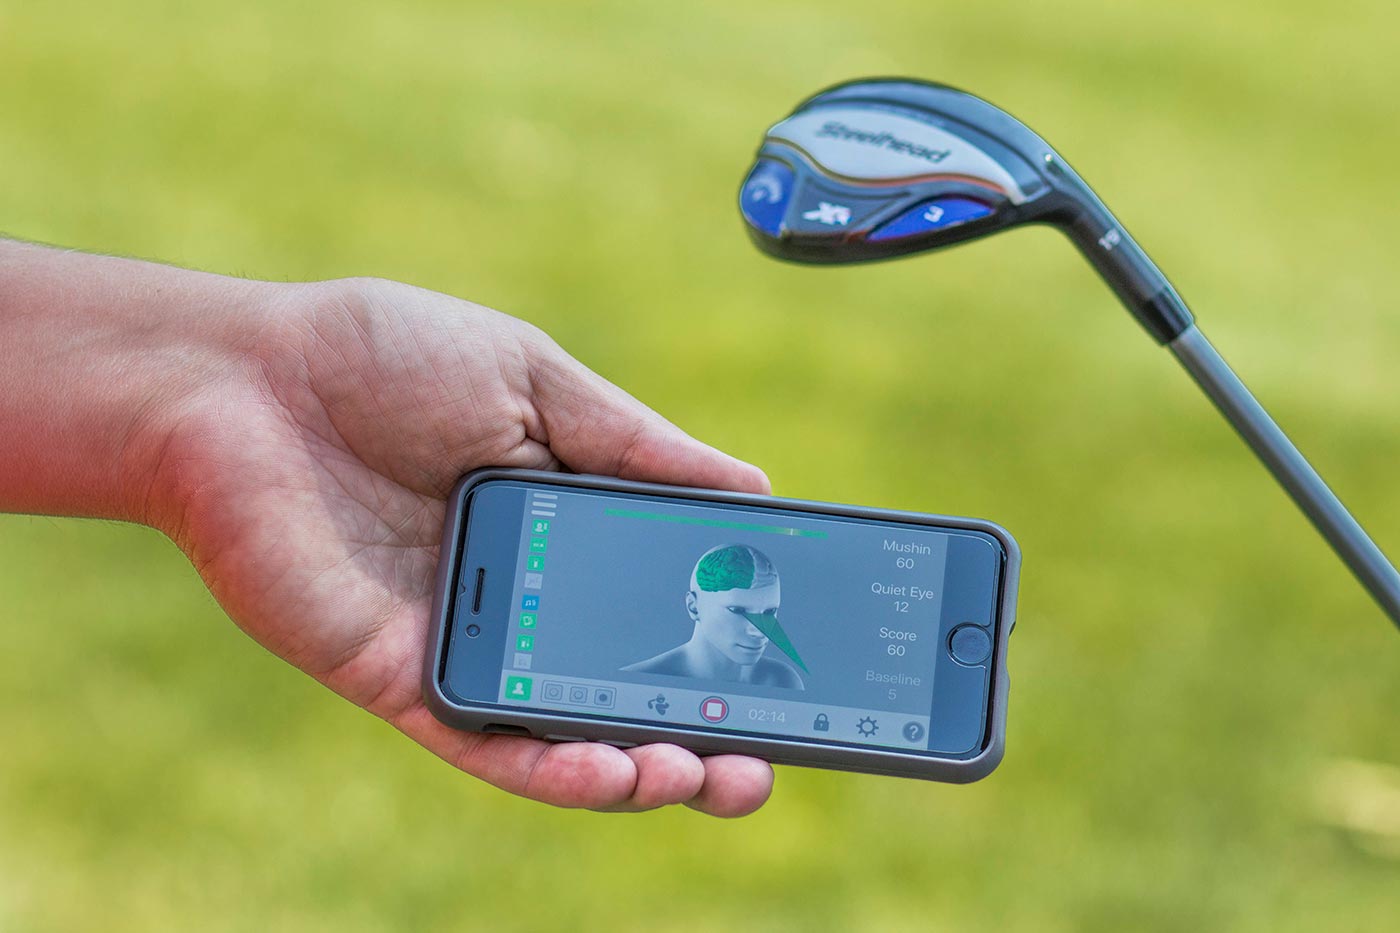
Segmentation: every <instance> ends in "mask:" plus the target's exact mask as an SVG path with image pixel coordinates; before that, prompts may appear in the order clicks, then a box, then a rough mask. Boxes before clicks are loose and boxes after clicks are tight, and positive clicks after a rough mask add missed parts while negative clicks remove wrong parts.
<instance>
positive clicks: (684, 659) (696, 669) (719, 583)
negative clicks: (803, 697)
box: [623, 544, 807, 690]
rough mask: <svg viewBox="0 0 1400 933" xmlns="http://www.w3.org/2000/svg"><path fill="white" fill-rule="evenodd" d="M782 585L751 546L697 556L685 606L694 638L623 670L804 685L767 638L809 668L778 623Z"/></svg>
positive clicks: (724, 547) (729, 547)
mask: <svg viewBox="0 0 1400 933" xmlns="http://www.w3.org/2000/svg"><path fill="white" fill-rule="evenodd" d="M781 601H782V588H781V584H780V582H779V580H778V571H777V570H776V569H775V568H774V566H773V562H772V561H771V560H769V559H768V556H767V555H766V554H764V553H763V552H762V551H760V550H758V549H757V548H754V547H750V546H749V545H747V544H725V545H720V546H719V547H715V548H711V549H710V550H708V551H706V552H705V553H704V554H702V555H701V556H700V559H699V560H698V561H697V562H696V564H695V569H694V570H693V571H692V572H691V575H690V590H689V591H688V592H687V593H686V596H685V607H686V611H687V612H688V613H689V614H690V619H691V621H692V622H693V623H694V624H695V630H694V632H693V633H692V634H691V636H690V639H689V640H688V641H686V642H685V643H683V644H680V645H677V646H676V647H674V648H671V649H670V650H668V651H663V652H662V653H661V654H658V655H657V656H656V657H654V658H648V659H647V660H645V661H639V662H637V663H636V664H631V665H628V666H627V667H625V668H623V670H624V671H630V672H635V673H642V674H668V675H671V676H674V677H696V678H702V679H705V680H728V681H734V682H736V683H747V684H765V685H768V686H775V687H791V688H793V689H796V690H802V689H804V686H805V685H804V684H803V681H802V676H801V675H800V674H798V673H797V671H795V670H793V668H792V667H790V666H789V665H788V664H786V663H784V662H783V661H780V660H778V659H776V658H765V657H764V656H763V653H764V649H766V648H767V647H768V644H769V642H772V644H773V645H774V646H775V647H776V648H777V649H778V650H779V651H781V652H782V653H783V654H785V655H786V656H787V657H788V658H789V659H791V660H792V662H793V663H794V664H796V665H797V666H798V667H799V668H801V669H802V670H803V671H804V672H805V671H806V670H807V665H806V664H804V663H803V661H802V658H801V656H800V655H799V654H798V653H797V649H796V648H795V647H793V644H792V642H791V640H790V639H789V638H788V636H787V633H786V632H785V631H783V627H782V625H780V624H779V622H778V606H779V604H780V603H781Z"/></svg>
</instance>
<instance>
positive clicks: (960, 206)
mask: <svg viewBox="0 0 1400 933" xmlns="http://www.w3.org/2000/svg"><path fill="white" fill-rule="evenodd" d="M991 212H992V209H991V208H990V207H988V206H987V205H985V204H981V203H979V202H977V201H973V200H970V199H968V198H937V199H935V200H933V201H925V202H924V203H922V204H920V205H918V206H917V207H911V208H910V209H909V210H907V211H905V212H904V213H903V214H900V215H899V216H898V217H896V218H895V219H894V220H891V221H890V222H889V223H887V224H885V225H884V226H883V227H881V228H880V229H878V230H876V231H875V232H873V233H871V234H870V236H868V237H866V239H867V240H872V241H874V242H877V243H878V242H879V241H881V240H898V239H901V238H903V237H907V236H916V235H918V234H920V233H929V232H930V231H933V230H945V229H947V228H948V227H954V226H957V225H958V224H963V223H967V222H968V221H969V220H977V219H979V218H981V217H986V216H987V215H988V214H990V213H991Z"/></svg>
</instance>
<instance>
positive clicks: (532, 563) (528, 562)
mask: <svg viewBox="0 0 1400 933" xmlns="http://www.w3.org/2000/svg"><path fill="white" fill-rule="evenodd" d="M525 569H526V570H543V569H544V558H543V557H541V556H540V555H538V554H531V555H530V556H529V557H527V558H525Z"/></svg>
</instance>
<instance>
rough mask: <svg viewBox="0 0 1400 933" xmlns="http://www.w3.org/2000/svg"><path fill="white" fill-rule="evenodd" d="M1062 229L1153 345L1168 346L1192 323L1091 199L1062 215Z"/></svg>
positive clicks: (1151, 267) (1157, 274) (1136, 248)
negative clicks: (1153, 342) (1154, 343)
mask: <svg viewBox="0 0 1400 933" xmlns="http://www.w3.org/2000/svg"><path fill="white" fill-rule="evenodd" d="M1063 216H1064V220H1063V221H1062V226H1063V228H1064V230H1065V232H1066V233H1067V234H1068V235H1069V238H1070V239H1071V240H1072V241H1073V242H1074V245H1075V246H1077V247H1079V251H1080V252H1082V253H1083V254H1084V256H1085V258H1086V259H1088V260H1089V262H1090V263H1091V264H1092V265H1093V267H1094V268H1095V269H1097V270H1098V273H1099V275H1101V276H1103V278H1104V281H1106V282H1108V284H1109V286H1110V287H1111V288H1112V289H1113V291H1114V293H1115V294H1116V295H1117V296H1118V298H1119V300H1120V301H1122V302H1123V305H1124V306H1125V307H1126V308H1127V309H1128V311H1129V312H1131V313H1132V315H1133V317H1135V318H1137V320H1138V323H1140V324H1141V325H1142V326H1143V327H1144V328H1146V329H1147V332H1148V333H1149V334H1151V335H1152V339H1154V340H1156V341H1157V342H1158V343H1160V344H1167V343H1171V342H1172V341H1173V340H1175V339H1176V338H1177V337H1179V336H1180V335H1181V333H1182V332H1183V331H1185V330H1186V328H1188V327H1190V326H1191V324H1192V321H1193V318H1192V316H1191V311H1190V310H1189V309H1188V308H1187V307H1186V302H1184V301H1183V300H1182V299H1181V296H1180V295H1178V294H1177V293H1176V289H1175V288H1173V287H1172V283H1171V282H1169V281H1167V277H1166V276H1165V275H1163V274H1162V272H1161V270H1160V269H1158V268H1157V265H1156V264H1155V263H1154V262H1153V261H1152V260H1151V259H1150V258H1149V257H1148V255H1147V254H1146V253H1145V252H1143V250H1142V247H1140V246H1138V244H1137V241H1136V240H1134V239H1133V238H1132V236H1131V235H1129V233H1128V231H1127V230H1125V229H1124V228H1123V225H1122V224H1120V223H1119V222H1118V220H1117V218H1115V217H1114V216H1113V215H1112V214H1111V213H1109V212H1108V209H1107V208H1105V207H1103V205H1102V203H1099V202H1098V199H1097V198H1094V202H1093V203H1090V204H1088V205H1083V204H1081V205H1078V206H1077V209H1075V210H1072V211H1067V212H1065V215H1063Z"/></svg>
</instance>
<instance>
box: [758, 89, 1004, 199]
mask: <svg viewBox="0 0 1400 933" xmlns="http://www.w3.org/2000/svg"><path fill="white" fill-rule="evenodd" d="M768 135H769V136H770V137H771V138H773V139H778V140H784V141H786V142H790V143H792V144H794V145H796V146H799V147H800V148H801V149H802V150H803V151H804V152H806V153H807V154H808V155H810V156H811V157H812V158H814V159H816V160H817V162H818V163H820V164H821V166H822V167H823V168H825V169H827V170H828V171H831V172H834V173H836V174H837V175H845V176H846V177H847V178H860V179H876V178H880V179H885V178H890V179H894V178H912V177H915V176H919V175H970V176H972V177H974V178H985V179H986V180H987V181H989V182H991V183H992V184H994V185H996V186H997V187H999V188H1001V189H1002V190H1004V191H1005V192H1006V194H1007V196H1008V197H1009V198H1010V199H1011V201H1012V203H1014V204H1020V203H1021V202H1022V201H1024V200H1025V199H1026V196H1025V193H1024V192H1023V191H1022V190H1021V186H1020V185H1018V184H1016V180H1015V179H1014V178H1012V177H1011V173H1009V172H1008V171H1007V170H1006V169H1004V168H1002V167H1001V165H999V164H998V163H997V162H996V160H994V159H993V158H992V157H991V156H989V155H987V154H986V153H985V152H983V151H982V150H981V149H978V148H977V147H976V146H974V145H972V144H971V143H969V142H968V141H967V140H965V139H962V138H960V137H958V136H954V135H953V134H952V133H949V132H946V131H944V130H941V129H939V128H938V127H936V126H932V125H930V124H928V123H923V122H920V121H919V120H914V119H911V118H909V117H905V116H901V115H899V114H897V113H884V112H880V111H872V110H868V109H864V108H859V107H817V108H814V109H812V110H804V111H803V112H802V113H798V114H794V115H793V116H791V117H788V118H787V119H786V120H784V121H783V122H781V123H779V124H777V125H776V126H774V127H773V128H772V129H771V130H769V131H768Z"/></svg>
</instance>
